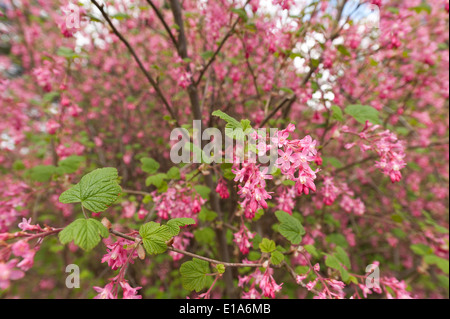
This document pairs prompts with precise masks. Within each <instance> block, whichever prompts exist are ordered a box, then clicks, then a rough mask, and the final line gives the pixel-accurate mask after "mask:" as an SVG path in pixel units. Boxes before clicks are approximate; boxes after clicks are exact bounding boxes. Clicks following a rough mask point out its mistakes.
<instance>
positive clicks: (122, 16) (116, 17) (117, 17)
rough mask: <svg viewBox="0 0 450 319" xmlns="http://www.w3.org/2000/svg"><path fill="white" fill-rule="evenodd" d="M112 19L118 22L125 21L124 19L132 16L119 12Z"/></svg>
mask: <svg viewBox="0 0 450 319" xmlns="http://www.w3.org/2000/svg"><path fill="white" fill-rule="evenodd" d="M111 18H113V19H116V20H123V19H129V18H130V16H129V15H128V14H126V13H122V12H119V13H116V14H113V15H111Z"/></svg>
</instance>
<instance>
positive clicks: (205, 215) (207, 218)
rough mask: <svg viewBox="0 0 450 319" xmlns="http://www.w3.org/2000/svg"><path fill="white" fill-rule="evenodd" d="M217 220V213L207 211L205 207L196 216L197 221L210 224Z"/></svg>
mask: <svg viewBox="0 0 450 319" xmlns="http://www.w3.org/2000/svg"><path fill="white" fill-rule="evenodd" d="M216 218H217V213H216V212H214V211H212V210H209V209H207V208H206V207H202V210H201V211H200V213H199V214H198V219H199V220H200V221H202V222H212V221H214V220H215V219H216Z"/></svg>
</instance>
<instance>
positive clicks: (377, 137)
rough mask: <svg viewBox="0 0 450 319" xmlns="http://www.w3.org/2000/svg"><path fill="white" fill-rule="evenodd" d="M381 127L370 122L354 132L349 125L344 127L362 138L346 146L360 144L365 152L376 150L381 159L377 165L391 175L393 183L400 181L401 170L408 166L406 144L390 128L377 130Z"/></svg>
mask: <svg viewBox="0 0 450 319" xmlns="http://www.w3.org/2000/svg"><path fill="white" fill-rule="evenodd" d="M379 128H380V126H379V125H372V124H371V123H369V122H367V123H366V125H365V127H364V129H363V130H362V131H361V132H359V133H356V132H352V131H351V130H350V129H349V128H348V127H347V126H344V127H342V132H344V133H351V134H354V135H357V136H359V138H360V141H359V142H355V143H350V144H346V145H345V148H346V149H351V148H352V147H353V146H355V145H357V144H358V145H359V147H360V149H361V151H363V152H366V151H369V150H372V151H374V152H376V153H377V154H378V156H379V157H380V160H379V161H377V162H376V164H375V167H377V168H379V169H380V170H381V171H382V172H383V174H385V175H387V176H389V177H390V179H391V181H392V182H393V183H395V182H399V181H400V180H401V179H402V174H401V172H400V170H401V169H403V168H404V167H405V166H406V162H405V161H404V158H405V156H406V155H405V145H404V143H403V141H400V140H399V139H398V138H397V135H395V134H394V133H392V132H391V131H389V130H385V131H382V132H375V131H376V130H377V129H379Z"/></svg>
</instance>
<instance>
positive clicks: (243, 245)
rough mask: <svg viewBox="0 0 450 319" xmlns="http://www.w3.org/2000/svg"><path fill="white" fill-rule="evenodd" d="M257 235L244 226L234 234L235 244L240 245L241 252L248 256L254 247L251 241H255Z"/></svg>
mask: <svg viewBox="0 0 450 319" xmlns="http://www.w3.org/2000/svg"><path fill="white" fill-rule="evenodd" d="M254 237H255V234H253V233H252V232H250V231H249V230H248V229H247V227H245V225H244V224H242V226H241V229H240V230H239V231H238V232H237V233H235V234H234V240H233V241H234V242H235V243H236V245H238V247H239V250H240V251H241V253H242V254H244V255H247V254H248V253H249V251H250V248H251V247H252V243H251V242H250V241H249V239H253V238H254Z"/></svg>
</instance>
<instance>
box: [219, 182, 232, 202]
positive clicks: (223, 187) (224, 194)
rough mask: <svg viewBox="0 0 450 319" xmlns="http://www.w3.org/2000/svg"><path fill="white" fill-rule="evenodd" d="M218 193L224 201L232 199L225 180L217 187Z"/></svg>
mask: <svg viewBox="0 0 450 319" xmlns="http://www.w3.org/2000/svg"><path fill="white" fill-rule="evenodd" d="M216 192H217V193H218V194H219V196H220V197H221V198H222V199H227V198H229V197H230V193H229V191H228V187H227V183H226V182H225V180H224V179H221V180H220V181H219V183H218V184H217V187H216Z"/></svg>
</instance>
